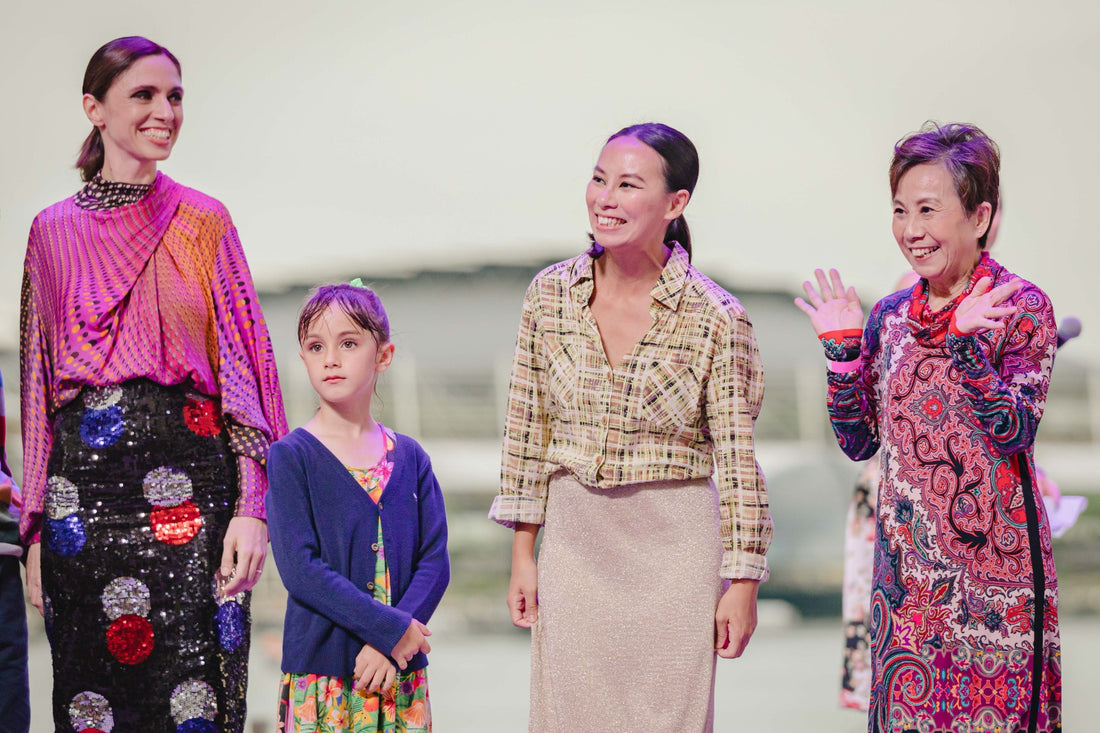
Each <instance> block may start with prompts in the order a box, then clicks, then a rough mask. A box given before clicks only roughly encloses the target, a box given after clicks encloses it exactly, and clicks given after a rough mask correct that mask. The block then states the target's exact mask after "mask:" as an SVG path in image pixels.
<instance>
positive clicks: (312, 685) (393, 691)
mask: <svg viewBox="0 0 1100 733" xmlns="http://www.w3.org/2000/svg"><path fill="white" fill-rule="evenodd" d="M382 433H383V436H384V438H385V445H386V453H385V455H384V456H383V457H382V458H381V459H380V460H379V461H378V463H376V464H375V465H374V466H372V467H371V468H367V469H362V468H354V467H351V466H349V467H348V471H350V472H351V475H352V476H353V477H354V478H355V480H356V481H357V482H358V483H359V485H360V486H362V487H363V490H364V491H366V492H367V495H368V496H370V498H371V500H372V501H373V502H374V503H376V504H377V503H378V502H379V501H381V499H382V494H383V492H384V491H385V488H386V483H387V482H388V481H389V478H390V475H391V474H392V473H393V457H394V456H393V451H394V446H395V442H394V435H393V433H392V432H391V431H390V430H389V429H387V428H384V427H383V428H382ZM377 558H378V561H377V564H376V565H375V576H374V598H375V600H378V601H379V602H381V603H385V604H386V605H391V604H392V599H391V597H390V572H389V567H388V566H387V564H386V548H385V543H384V542H383V540H382V519H381V517H379V519H378V551H377ZM352 687H353V680H352V679H351V678H350V677H329V676H325V675H318V674H297V673H289V672H288V673H286V674H284V675H283V677H282V682H281V685H280V690H279V723H278V726H277V730H279V731H282V732H283V733H430V731H431V729H432V713H431V703H430V701H429V697H428V673H427V670H426V669H418V670H416V671H413V672H401V671H398V673H397V676H396V678H395V679H394V683H393V686H392V687H391V688H390V689H388V690H385V691H380V692H374V693H366V692H361V691H360V692H357V691H354V690H353V689H352Z"/></svg>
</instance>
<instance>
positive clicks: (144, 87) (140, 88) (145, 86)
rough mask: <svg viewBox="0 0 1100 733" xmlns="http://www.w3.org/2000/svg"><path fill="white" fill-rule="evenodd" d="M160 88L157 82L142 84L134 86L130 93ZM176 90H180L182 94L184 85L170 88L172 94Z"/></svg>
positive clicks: (152, 90)
mask: <svg viewBox="0 0 1100 733" xmlns="http://www.w3.org/2000/svg"><path fill="white" fill-rule="evenodd" d="M159 88H160V87H158V86H157V85H156V84H142V85H141V86H138V87H134V88H133V89H131V90H130V94H135V93H137V92H155V91H157V90H158V89H159ZM175 92H179V93H180V94H182V93H183V87H180V86H175V87H172V88H171V89H169V90H168V93H169V94H172V93H175Z"/></svg>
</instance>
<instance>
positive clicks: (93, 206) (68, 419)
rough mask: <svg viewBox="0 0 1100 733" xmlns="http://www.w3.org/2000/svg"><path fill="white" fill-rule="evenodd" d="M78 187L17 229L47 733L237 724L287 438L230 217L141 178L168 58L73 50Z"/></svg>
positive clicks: (170, 186) (123, 49) (155, 176)
mask: <svg viewBox="0 0 1100 733" xmlns="http://www.w3.org/2000/svg"><path fill="white" fill-rule="evenodd" d="M83 106H84V112H85V114H86V115H87V117H88V120H89V121H90V122H91V124H92V126H93V129H92V131H91V133H90V134H89V135H88V138H87V140H86V141H85V143H84V147H83V149H82V150H81V154H80V158H79V160H78V161H77V167H78V168H80V170H81V173H82V177H83V179H84V180H85V181H86V185H85V186H84V187H83V188H82V189H81V190H80V191H78V192H77V193H76V195H75V196H72V197H70V198H67V199H65V200H64V201H61V202H59V203H57V204H54V205H53V206H50V207H49V208H47V209H45V210H44V211H42V212H41V213H40V214H39V215H38V216H37V217H36V218H35V220H34V223H33V225H32V226H31V232H30V238H29V241H28V244H27V257H26V264H25V270H24V277H23V297H22V311H21V328H22V333H21V348H20V361H21V365H22V414H21V417H22V428H23V447H24V462H23V469H24V474H23V475H24V485H23V490H24V507H23V515H22V519H21V525H20V531H21V535H22V538H23V541H24V542H25V543H26V544H28V545H29V550H28V557H27V584H28V587H29V591H30V596H31V601H32V603H34V605H35V606H36V607H37V608H38V609H39V610H40V611H42V612H43V613H44V615H45V617H46V628H47V631H48V633H49V639H50V646H51V650H52V653H53V670H54V683H53V701H54V707H53V717H54V725H55V726H56V728H57V730H66V731H67V730H85V729H94V730H111V729H112V727H113V728H114V729H115V730H127V731H177V730H188V731H213V730H217V731H240V730H242V729H243V726H244V714H245V711H244V693H245V683H246V679H247V672H248V666H247V665H248V631H249V613H248V595H247V593H245V591H247V590H248V589H249V588H251V587H252V585H253V584H254V583H255V582H256V580H257V578H258V577H259V574H260V572H261V570H262V568H263V565H264V559H265V557H266V553H267V526H266V524H265V522H264V494H265V492H266V489H267V478H266V474H265V471H264V465H263V464H264V460H265V457H266V453H267V446H268V445H269V444H270V443H271V441H272V440H274V439H275V438H278V437H279V436H280V435H282V434H283V433H284V432H285V431H286V419H285V417H284V416H283V408H282V401H281V398H280V395H279V388H278V381H277V377H276V373H275V362H274V358H273V357H272V353H271V344H270V342H269V340H268V335H267V329H266V327H265V326H264V321H263V315H262V313H261V312H260V306H259V303H258V302H257V299H256V293H255V290H254V288H253V286H252V281H251V278H250V276H249V273H248V266H247V264H246V263H245V259H244V252H243V251H242V249H241V244H240V241H239V239H238V238H237V230H236V228H235V227H234V225H233V221H232V219H231V218H230V216H229V212H228V211H226V209H225V207H224V206H222V205H221V204H220V203H219V202H218V201H216V200H214V199H213V198H211V197H209V196H206V195H204V194H202V193H200V192H198V191H195V190H193V189H190V188H186V187H184V186H181V185H180V184H178V183H176V182H175V181H173V180H171V179H170V178H168V177H167V176H165V175H164V174H163V173H158V171H157V163H158V162H159V161H161V160H164V159H166V158H167V157H168V155H169V154H170V153H171V151H172V147H173V145H174V143H175V141H176V139H177V137H178V135H179V131H180V127H181V125H182V123H183V86H182V81H181V79H180V64H179V62H178V61H177V60H176V57H175V56H173V55H172V54H171V53H170V52H169V51H168V50H167V49H165V48H163V47H161V46H158V45H157V44H155V43H153V42H152V41H149V40H147V39H145V38H140V37H127V38H118V39H116V40H114V41H111V42H110V43H107V44H106V45H104V46H103V47H101V48H100V49H99V50H98V51H96V53H95V54H94V55H93V56H92V58H91V61H89V63H88V68H87V71H86V73H85V75H84V96H83Z"/></svg>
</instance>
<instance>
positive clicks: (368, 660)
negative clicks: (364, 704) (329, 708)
mask: <svg viewBox="0 0 1100 733" xmlns="http://www.w3.org/2000/svg"><path fill="white" fill-rule="evenodd" d="M396 678H397V668H396V667H394V666H393V662H391V661H390V660H388V659H386V655H385V654H383V653H382V652H380V651H378V650H377V649H375V648H374V647H372V646H371V645H370V644H364V645H363V648H362V649H360V650H359V654H357V655H356V657H355V673H354V674H353V675H352V679H353V680H355V684H354V685H352V690H354V691H356V692H359V691H365V692H383V693H385V692H386V691H388V690H389V689H390V688H391V687H393V681H394V680H395V679H396Z"/></svg>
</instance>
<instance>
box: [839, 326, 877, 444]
mask: <svg viewBox="0 0 1100 733" xmlns="http://www.w3.org/2000/svg"><path fill="white" fill-rule="evenodd" d="M881 322H882V309H881V308H880V306H875V308H873V309H872V310H871V316H870V318H868V319H867V327H866V328H865V329H864V332H863V338H862V342H861V344H860V351H859V356H858V357H857V358H858V364H857V365H856V366H855V368H853V369H851V370H850V371H846V372H835V371H832V370H831V369H830V370H828V372H827V377H826V378H827V381H828V394H827V398H826V399H827V403H826V406H827V408H828V411H829V422H830V424H831V425H832V427H833V433H834V434H835V435H836V440H837V443H838V444H839V445H840V449H841V450H842V451H844V454H845V455H846V456H848V457H849V458H851V459H852V460H853V461H862V460H866V459H868V458H870V457H871V456H873V455H874V454H875V453H876V452H878V449H879V445H880V438H879V434H878V420H877V415H876V405H875V401H874V398H873V391H872V385H871V382H872V381H873V377H872V375H871V374H870V370H871V362H872V357H873V350H874V348H875V347H876V345H877V344H878V331H879V328H880V327H881Z"/></svg>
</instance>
